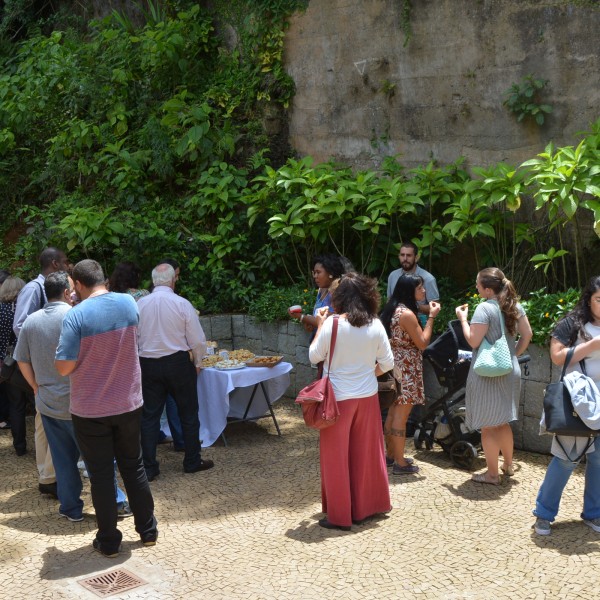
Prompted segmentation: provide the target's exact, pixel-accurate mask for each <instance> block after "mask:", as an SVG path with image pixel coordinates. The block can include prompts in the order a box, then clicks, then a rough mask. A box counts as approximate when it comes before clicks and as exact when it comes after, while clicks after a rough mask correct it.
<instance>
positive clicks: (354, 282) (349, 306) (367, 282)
mask: <svg viewBox="0 0 600 600" xmlns="http://www.w3.org/2000/svg"><path fill="white" fill-rule="evenodd" d="M379 300H380V296H379V291H378V290H377V280H376V279H373V278H372V277H367V276H366V275H360V274H359V273H347V274H346V275H344V276H343V277H342V278H341V279H340V283H339V285H338V286H337V288H336V289H335V291H334V292H333V294H332V296H331V301H332V304H333V308H334V310H335V312H336V313H337V314H342V313H346V315H347V317H346V318H347V319H348V323H350V325H352V326H354V327H362V326H363V325H367V324H369V323H371V321H372V320H373V319H374V318H375V317H376V316H377V309H378V308H379Z"/></svg>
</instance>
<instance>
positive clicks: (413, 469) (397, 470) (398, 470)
mask: <svg viewBox="0 0 600 600" xmlns="http://www.w3.org/2000/svg"><path fill="white" fill-rule="evenodd" d="M418 472H419V467H417V465H411V464H407V465H405V466H404V467H401V466H400V465H399V464H398V463H394V467H393V469H392V475H410V474H412V473H418Z"/></svg>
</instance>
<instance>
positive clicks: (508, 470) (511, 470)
mask: <svg viewBox="0 0 600 600" xmlns="http://www.w3.org/2000/svg"><path fill="white" fill-rule="evenodd" d="M500 470H501V471H502V472H503V473H504V474H505V475H506V476H507V477H512V476H513V475H514V474H515V467H514V466H513V465H512V464H511V465H502V466H501V467H500Z"/></svg>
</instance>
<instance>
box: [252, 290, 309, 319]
mask: <svg viewBox="0 0 600 600" xmlns="http://www.w3.org/2000/svg"><path fill="white" fill-rule="evenodd" d="M315 298H316V290H315V289H314V288H306V287H303V286H301V285H295V286H289V287H278V286H276V285H273V284H272V283H267V284H265V285H264V286H263V289H262V291H261V292H259V293H258V295H257V296H256V299H255V300H253V301H252V302H251V303H250V305H249V306H248V314H249V315H250V316H251V317H255V318H256V319H257V320H258V321H262V322H265V323H272V322H274V321H283V320H285V319H289V318H290V317H289V316H288V308H289V307H290V306H294V305H295V304H299V305H300V306H302V307H303V310H304V312H305V313H311V314H312V310H313V306H314V304H315Z"/></svg>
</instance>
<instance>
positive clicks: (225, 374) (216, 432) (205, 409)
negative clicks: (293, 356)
mask: <svg viewBox="0 0 600 600" xmlns="http://www.w3.org/2000/svg"><path fill="white" fill-rule="evenodd" d="M291 370H292V365H291V364H290V363H287V362H280V363H279V364H278V365H275V366H274V367H246V368H244V369H238V370H235V371H219V370H218V369H202V370H201V371H200V374H199V375H198V406H199V416H200V439H201V440H202V447H203V448H206V447H207V446H212V445H213V444H214V443H215V442H216V441H217V439H218V438H219V436H220V435H221V433H222V432H223V431H224V429H225V427H226V426H227V417H232V418H237V419H239V418H242V417H243V416H244V411H245V409H246V405H247V404H248V400H249V399H250V394H251V393H252V389H253V387H254V386H255V385H256V384H257V383H259V382H261V381H262V382H264V386H265V388H266V390H267V394H268V395H269V399H270V401H271V404H273V403H275V401H277V400H279V398H281V396H283V394H284V392H285V390H286V389H287V388H288V386H289V385H290V376H289V372H290V371H291ZM268 412H269V408H268V406H267V403H266V401H265V396H264V394H263V391H262V389H261V387H260V386H258V387H257V389H256V393H255V395H254V400H253V401H252V406H251V408H250V411H249V412H248V415H247V417H246V418H252V417H260V416H262V415H264V414H265V413H268Z"/></svg>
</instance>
